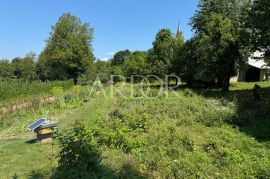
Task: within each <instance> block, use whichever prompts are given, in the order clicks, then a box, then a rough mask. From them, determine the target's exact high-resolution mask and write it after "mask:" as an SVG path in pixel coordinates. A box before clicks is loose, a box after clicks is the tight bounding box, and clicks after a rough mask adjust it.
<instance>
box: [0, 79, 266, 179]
mask: <svg viewBox="0 0 270 179" xmlns="http://www.w3.org/2000/svg"><path fill="white" fill-rule="evenodd" d="M253 85H254V83H250V84H246V83H244V84H242V83H235V84H233V85H232V88H231V91H230V92H228V93H221V92H220V91H217V90H197V91H193V90H185V89H180V90H179V91H177V93H178V95H179V96H180V98H177V97H176V96H175V95H174V94H173V93H172V92H170V93H169V98H165V97H164V96H161V97H158V98H154V99H147V98H144V97H140V96H138V97H140V98H137V99H134V98H121V97H120V96H119V95H117V96H116V97H115V98H113V99H111V98H104V97H103V96H102V93H100V94H99V95H95V96H91V98H90V99H89V101H88V102H86V103H79V105H78V104H77V103H78V102H77V101H78V100H74V101H73V102H71V103H67V104H68V105H65V106H64V107H56V106H51V107H48V108H46V109H47V111H49V113H48V116H51V117H52V118H53V119H54V120H57V121H58V122H59V124H60V125H59V130H60V131H61V132H64V131H65V130H68V129H70V128H72V126H73V123H74V122H75V121H81V122H83V123H84V124H85V125H86V128H87V130H88V131H89V134H90V135H91V136H93V137H94V141H92V142H94V143H95V144H96V145H97V146H98V149H99V151H100V152H101V155H102V161H101V166H102V170H101V171H102V175H103V177H107V178H109V177H110V178H119V177H120V178H121V177H123V178H131V177H140V178H166V177H167V178H174V177H176V178H177V177H180V178H185V177H202V178H205V177H207V178H209V177H216V178H219V177H221V178H224V177H225V178H226V177H227V178H244V177H251V178H252V177H254V178H267V177H270V170H269V166H270V150H269V149H270V138H269V135H270V132H269V130H270V126H269V125H270V121H269V120H268V119H269V118H270V114H269V107H270V105H269V102H270V101H269V100H270V98H269V95H270V93H269V89H270V88H269V87H270V84H269V83H260V85H261V86H262V89H261V92H262V95H263V100H262V101H259V102H254V100H253V97H252V87H253ZM108 90H109V89H106V91H107V92H108ZM75 93H77V92H75ZM79 93H80V92H79ZM125 93H126V94H128V93H129V91H128V88H125ZM151 93H152V95H153V96H155V95H156V94H157V93H156V91H155V90H154V89H153V90H152V92H151ZM66 98H67V99H66V100H65V98H64V100H65V103H66V102H68V101H70V99H68V98H69V97H66ZM71 98H72V97H71ZM73 99H74V97H73ZM71 101H72V100H71ZM62 102H63V101H62ZM59 104H61V105H63V104H64V103H61V102H60V103H59ZM61 105H60V106H61ZM39 110H41V109H39ZM43 110H44V109H43ZM41 111H42V110H41ZM37 114H40V115H37ZM16 116H17V117H18V119H17V121H20V123H19V122H18V123H16V125H17V126H18V128H20V129H21V130H18V128H7V127H4V128H2V130H1V136H2V138H1V137H0V138H1V140H0V141H1V142H0V148H1V151H3V152H1V155H0V163H1V165H0V178H5V177H7V176H8V177H10V176H14V174H17V175H18V176H20V177H23V178H27V177H29V176H31V175H35V176H42V177H44V178H46V177H48V176H50V175H51V174H52V173H53V169H55V168H56V167H57V155H56V154H57V152H58V149H59V148H58V147H59V146H58V145H57V143H56V144H55V146H54V152H53V153H50V152H48V151H51V145H40V144H29V143H26V142H27V141H29V140H30V139H31V138H33V137H34V136H31V134H29V133H28V132H26V131H24V128H25V126H26V125H27V124H29V119H35V118H36V117H35V116H41V113H40V112H37V110H33V111H26V112H25V113H20V114H16ZM13 127H14V126H13ZM16 131H17V133H16ZM14 132H15V137H16V136H17V137H18V138H19V137H21V139H10V138H9V137H10V136H11V135H12V134H13V133H14ZM5 134H6V135H5ZM24 136H26V139H25V138H23V137H24ZM89 142H90V141H89ZM29 151H30V152H29ZM44 153H45V154H44ZM31 156H32V157H33V158H31ZM51 158H53V159H54V160H51ZM15 160H16V161H17V162H15ZM40 161H42V164H40ZM22 164H24V165H22Z"/></svg>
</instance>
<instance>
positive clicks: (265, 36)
mask: <svg viewBox="0 0 270 179" xmlns="http://www.w3.org/2000/svg"><path fill="white" fill-rule="evenodd" d="M249 17H250V24H249V26H250V27H251V29H252V33H251V34H252V36H251V37H252V38H251V44H252V48H253V50H254V51H256V50H259V51H264V52H265V59H266V60H267V61H268V62H269V63H270V1H269V0H254V2H253V4H252V8H251V10H250V13H249Z"/></svg>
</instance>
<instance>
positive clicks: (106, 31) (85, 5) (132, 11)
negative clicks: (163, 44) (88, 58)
mask: <svg viewBox="0 0 270 179" xmlns="http://www.w3.org/2000/svg"><path fill="white" fill-rule="evenodd" d="M197 3H198V0H188V1H185V0H7V1H4V0H1V2H0V22H1V28H0V59H2V58H7V59H13V58H14V57H17V56H25V55H26V54H27V53H29V52H35V53H36V54H39V53H40V52H41V51H42V50H43V48H44V47H45V40H46V39H47V38H48V37H49V33H50V31H51V26H52V25H53V24H55V23H56V21H57V19H58V18H59V17H60V16H61V15H62V14H63V13H65V12H71V13H72V14H73V15H76V16H78V17H80V18H81V20H82V21H83V22H87V23H89V24H90V26H91V27H93V28H94V41H93V48H94V54H95V56H96V57H97V58H99V59H103V60H105V59H107V58H110V57H111V56H112V55H113V53H115V52H117V51H119V50H123V49H130V50H132V51H134V50H147V49H149V48H151V46H152V42H153V40H154V38H155V34H156V33H157V31H158V30H159V29H161V28H170V29H171V30H172V31H173V32H175V31H176V29H177V25H178V22H179V21H180V24H181V28H182V31H183V33H184V36H185V38H186V39H188V38H190V37H191V36H192V32H191V28H190V26H189V25H188V23H189V21H190V18H191V17H192V16H193V14H194V12H195V9H196V6H197Z"/></svg>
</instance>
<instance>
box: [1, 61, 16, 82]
mask: <svg viewBox="0 0 270 179" xmlns="http://www.w3.org/2000/svg"><path fill="white" fill-rule="evenodd" d="M13 71H14V68H13V67H12V65H11V64H10V62H9V61H8V60H5V59H3V60H0V78H6V79H10V78H13V77H14V75H13Z"/></svg>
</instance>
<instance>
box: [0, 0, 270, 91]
mask: <svg viewBox="0 0 270 179" xmlns="http://www.w3.org/2000/svg"><path fill="white" fill-rule="evenodd" d="M269 8H270V1H268V0H254V1H251V0H201V1H199V5H198V8H197V10H196V12H195V14H194V16H193V17H192V18H191V22H190V25H191V27H192V29H193V32H194V35H193V37H192V38H191V39H189V40H184V37H183V34H181V33H180V34H178V36H177V37H175V35H174V34H173V33H172V32H171V31H170V30H169V29H161V30H159V31H158V33H157V34H156V37H155V39H154V41H153V47H152V48H151V49H149V50H147V51H135V52H131V51H129V50H123V51H119V52H117V53H116V54H115V55H114V57H113V58H112V59H110V60H109V61H100V60H98V59H95V57H94V55H93V48H92V45H91V44H92V39H93V28H91V27H90V25H89V24H87V23H82V22H81V20H80V19H79V18H78V17H76V16H73V15H71V14H70V13H65V14H63V15H62V16H61V17H60V18H59V20H58V22H57V23H56V24H55V25H54V26H53V27H52V31H51V33H50V37H49V38H48V40H47V41H46V47H45V48H44V50H43V51H42V52H41V54H40V55H39V56H38V58H37V59H36V58H35V55H34V54H29V55H27V56H26V57H24V58H15V59H13V60H12V61H8V60H1V62H0V77H1V78H11V79H12V78H13V79H14V78H15V79H22V80H26V81H32V80H37V79H38V80H42V81H46V80H67V79H73V80H74V82H75V83H77V81H78V80H81V81H87V80H93V79H95V77H97V76H99V78H100V79H101V81H104V82H107V81H109V79H110V75H119V76H120V75H121V76H126V77H130V76H131V75H149V74H151V75H156V76H159V77H163V76H164V75H171V74H174V75H177V76H180V77H181V80H182V81H183V82H186V83H187V84H188V85H190V86H195V87H196V86H198V85H202V84H203V85H206V86H209V85H215V86H217V87H219V88H222V89H223V90H228V88H229V80H230V77H231V76H233V75H235V74H236V73H237V71H238V70H240V69H241V68H244V67H245V63H246V61H247V59H248V57H249V56H250V55H251V54H253V53H254V52H255V51H261V52H264V56H265V60H266V61H267V62H269V61H270V60H269V59H270V47H269V44H270V43H269V40H270V27H269V24H270V22H269V21H270V11H269Z"/></svg>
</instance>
